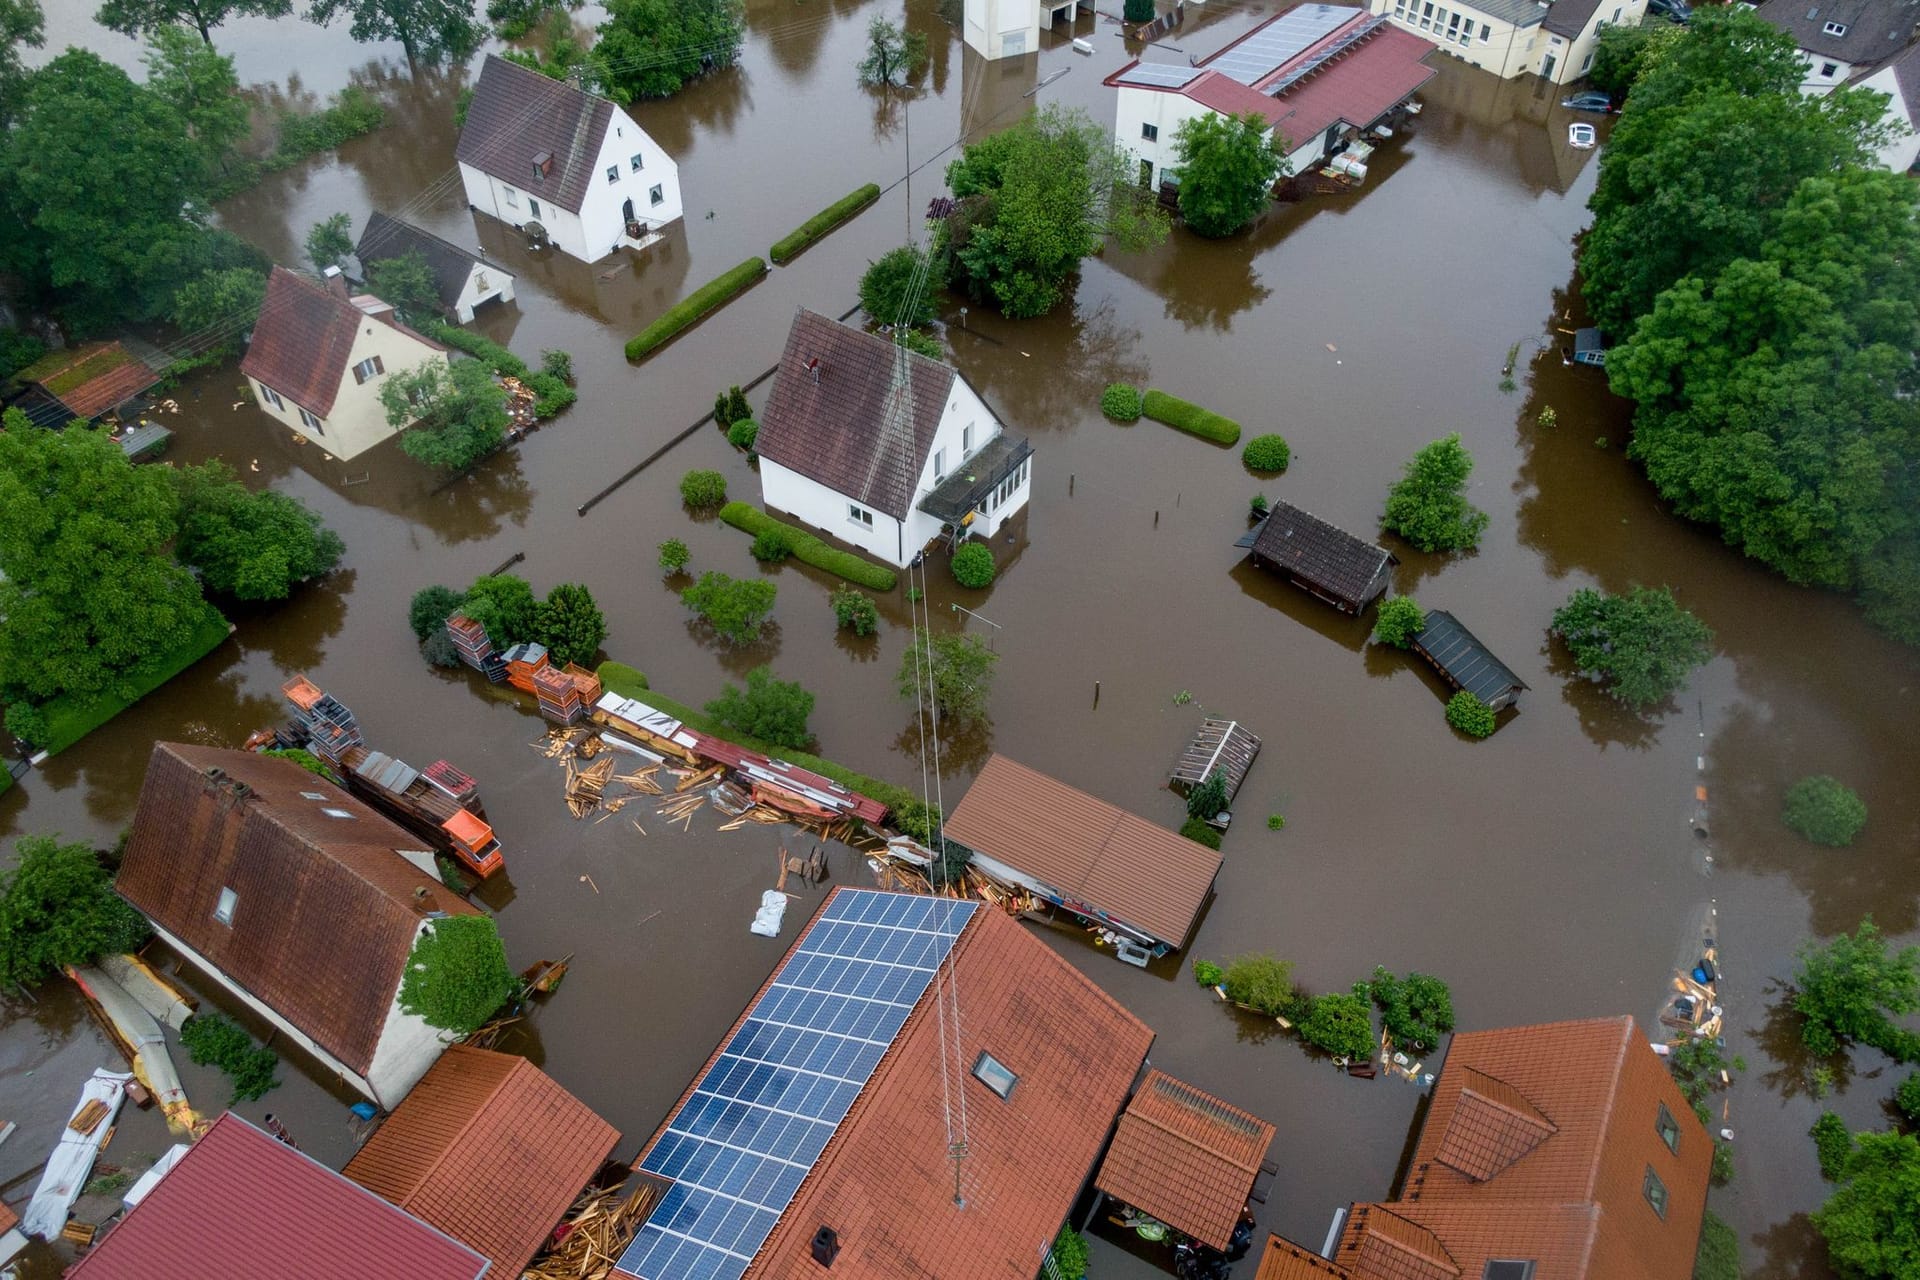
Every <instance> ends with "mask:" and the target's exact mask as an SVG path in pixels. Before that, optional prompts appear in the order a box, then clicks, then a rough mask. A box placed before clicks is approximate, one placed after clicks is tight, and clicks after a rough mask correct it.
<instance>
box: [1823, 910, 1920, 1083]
mask: <svg viewBox="0 0 1920 1280" xmlns="http://www.w3.org/2000/svg"><path fill="white" fill-rule="evenodd" d="M1793 986H1794V995H1793V1007H1794V1008H1795V1009H1797V1010H1798V1011H1799V1012H1800V1014H1801V1016H1802V1017H1804V1018H1805V1019H1806V1021H1805V1023H1804V1024H1802V1026H1801V1028H1800V1039H1801V1042H1802V1043H1804V1044H1805V1045H1806V1047H1807V1048H1808V1049H1809V1050H1811V1051H1812V1052H1814V1053H1815V1054H1818V1055H1821V1056H1825V1055H1827V1054H1831V1053H1834V1052H1836V1051H1837V1050H1839V1049H1841V1048H1842V1047H1844V1046H1845V1045H1846V1044H1848V1043H1849V1042H1850V1041H1856V1040H1857V1041H1859V1042H1860V1043H1862V1044H1867V1045H1872V1046H1873V1047H1875V1048H1877V1049H1880V1050H1881V1051H1882V1052H1885V1053H1887V1054H1889V1055H1891V1056H1892V1057H1894V1058H1897V1059H1900V1060H1902V1061H1908V1062H1912V1061H1920V1036H1916V1035H1915V1034H1914V1033H1913V1032H1911V1031H1908V1030H1906V1029H1905V1028H1903V1027H1900V1026H1897V1025H1895V1024H1894V1022H1893V1019H1894V1018H1898V1017H1903V1016H1904V1015H1906V1014H1909V1013H1912V1012H1913V1011H1914V1010H1916V1009H1920V947H1902V948H1901V949H1900V950H1898V951H1889V950H1888V948H1887V942H1886V939H1885V938H1883V937H1882V936H1881V934H1880V930H1879V929H1878V928H1876V927H1875V925H1874V923H1873V919H1872V917H1868V918H1867V919H1865V920H1862V921H1861V922H1860V927H1859V928H1858V929H1856V930H1855V931H1854V932H1853V933H1851V934H1845V933H1843V934H1841V935H1840V936H1839V937H1837V938H1835V939H1834V940H1833V941H1831V942H1829V943H1827V944H1826V945H1825V946H1817V945H1815V944H1813V943H1811V942H1808V943H1805V944H1803V945H1802V946H1801V948H1800V951H1799V968H1798V970H1797V972H1796V973H1795V975H1794V982H1793Z"/></svg>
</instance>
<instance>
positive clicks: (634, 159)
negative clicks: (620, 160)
mask: <svg viewBox="0 0 1920 1280" xmlns="http://www.w3.org/2000/svg"><path fill="white" fill-rule="evenodd" d="M627 164H628V166H629V171H630V172H632V173H638V172H640V171H641V170H642V169H644V168H646V167H647V158H646V157H645V156H643V155H641V154H640V153H639V152H638V151H636V152H634V153H633V154H632V155H630V156H628V157H627Z"/></svg>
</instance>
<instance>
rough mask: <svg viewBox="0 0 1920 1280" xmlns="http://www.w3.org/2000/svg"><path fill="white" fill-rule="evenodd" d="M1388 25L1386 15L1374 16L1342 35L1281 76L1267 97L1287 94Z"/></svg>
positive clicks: (1269, 89) (1273, 84)
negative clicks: (1295, 86) (1296, 85)
mask: <svg viewBox="0 0 1920 1280" xmlns="http://www.w3.org/2000/svg"><path fill="white" fill-rule="evenodd" d="M1386 23H1387V15H1386V14H1384V13H1376V14H1374V15H1373V16H1372V17H1371V18H1368V19H1367V20H1366V21H1365V22H1363V23H1361V24H1360V25H1359V26H1357V27H1355V28H1354V29H1353V30H1351V31H1349V32H1347V33H1346V34H1344V35H1342V36H1341V37H1340V38H1339V39H1338V40H1335V41H1334V42H1333V43H1332V44H1330V45H1328V46H1327V47H1326V48H1324V49H1322V50H1320V52H1318V53H1316V54H1314V55H1313V56H1312V57H1311V58H1308V59H1307V60H1306V61H1305V62H1303V63H1301V64H1300V65H1299V66H1297V67H1295V68H1294V69H1293V70H1291V71H1289V72H1287V74H1286V75H1284V76H1281V77H1280V78H1279V79H1278V80H1276V81H1274V82H1273V83H1272V84H1270V85H1268V86H1267V96H1268V97H1269V98H1277V97H1279V96H1280V95H1281V94H1283V93H1285V92H1286V91H1287V90H1289V89H1291V88H1293V86H1294V85H1295V84H1297V83H1299V82H1300V81H1301V80H1303V79H1305V78H1306V77H1308V76H1310V75H1312V74H1313V73H1314V72H1316V71H1318V70H1319V69H1320V68H1321V67H1323V66H1325V65H1326V64H1327V63H1329V62H1332V61H1333V60H1334V59H1335V58H1337V57H1339V56H1340V55H1341V54H1343V53H1345V52H1346V51H1347V50H1348V49H1350V48H1352V47H1353V46H1354V45H1355V44H1357V43H1359V42H1360V41H1362V40H1365V39H1366V38H1367V37H1368V36H1370V35H1372V34H1373V33H1374V32H1376V31H1378V30H1379V29H1380V28H1381V27H1383V26H1385V25H1386Z"/></svg>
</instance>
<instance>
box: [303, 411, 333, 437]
mask: <svg viewBox="0 0 1920 1280" xmlns="http://www.w3.org/2000/svg"><path fill="white" fill-rule="evenodd" d="M300 425H301V426H303V427H305V428H306V429H307V430H309V431H314V432H318V433H319V434H320V435H325V434H327V427H326V424H325V423H323V422H321V421H320V419H319V417H318V416H317V415H315V413H314V412H313V410H311V409H309V408H307V407H306V406H305V405H302V406H301V407H300Z"/></svg>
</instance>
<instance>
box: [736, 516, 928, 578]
mask: <svg viewBox="0 0 1920 1280" xmlns="http://www.w3.org/2000/svg"><path fill="white" fill-rule="evenodd" d="M720 518H721V519H722V520H725V521H726V522H727V523H728V524H730V525H732V526H733V527H734V528H736V529H743V530H745V531H746V532H748V533H750V534H752V535H753V536H754V537H756V538H757V537H759V536H760V535H761V534H763V533H767V532H769V531H770V530H777V531H779V532H780V533H782V534H785V535H786V538H787V542H788V544H789V546H790V548H791V550H792V552H793V557H794V559H796V560H800V561H803V562H804V563H806V564H810V565H812V566H813V567H814V568H816V569H825V570H826V571H827V572H828V573H832V574H837V575H839V576H840V577H842V578H845V579H846V580H847V581H848V582H855V583H858V584H859V585H861V586H863V587H866V588H867V589H868V590H870V591H891V590H893V584H894V582H895V581H896V578H895V576H894V572H893V570H891V569H889V568H887V567H885V566H884V565H877V564H875V563H874V562H873V561H871V560H863V559H861V558H860V557H859V556H857V555H855V554H853V552H851V551H842V550H840V549H839V548H838V547H833V546H829V545H828V544H827V543H825V542H822V541H821V540H820V539H819V538H816V537H814V536H813V535H812V534H811V533H808V532H807V531H806V530H805V529H802V528H801V527H800V526H798V525H792V524H787V523H786V522H785V521H782V520H775V519H774V518H773V517H772V516H770V515H768V514H767V513H766V512H764V511H762V510H760V508H758V507H753V506H748V505H747V504H746V503H744V502H729V503H728V504H727V505H726V506H724V507H722V508H720Z"/></svg>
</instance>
